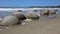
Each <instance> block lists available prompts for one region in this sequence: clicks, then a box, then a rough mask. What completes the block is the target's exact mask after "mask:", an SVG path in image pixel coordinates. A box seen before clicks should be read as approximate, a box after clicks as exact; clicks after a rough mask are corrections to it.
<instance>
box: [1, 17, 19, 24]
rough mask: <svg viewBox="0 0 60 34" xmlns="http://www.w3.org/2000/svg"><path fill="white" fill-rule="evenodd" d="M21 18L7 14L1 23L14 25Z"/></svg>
mask: <svg viewBox="0 0 60 34" xmlns="http://www.w3.org/2000/svg"><path fill="white" fill-rule="evenodd" d="M18 22H19V20H18V19H17V17H15V16H6V17H4V19H2V22H1V25H14V24H17V23H18Z"/></svg>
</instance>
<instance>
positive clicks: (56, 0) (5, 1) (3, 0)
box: [0, 0, 60, 7]
mask: <svg viewBox="0 0 60 34" xmlns="http://www.w3.org/2000/svg"><path fill="white" fill-rule="evenodd" d="M57 5H60V0H0V7H28V6H57Z"/></svg>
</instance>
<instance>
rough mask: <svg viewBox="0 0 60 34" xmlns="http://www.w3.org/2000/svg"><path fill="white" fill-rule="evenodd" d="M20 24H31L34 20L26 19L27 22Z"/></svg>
mask: <svg viewBox="0 0 60 34" xmlns="http://www.w3.org/2000/svg"><path fill="white" fill-rule="evenodd" d="M20 22H22V25H25V24H28V23H31V22H32V19H25V20H23V21H20Z"/></svg>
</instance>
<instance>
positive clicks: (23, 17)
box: [12, 12, 26, 20]
mask: <svg viewBox="0 0 60 34" xmlns="http://www.w3.org/2000/svg"><path fill="white" fill-rule="evenodd" d="M12 16H16V17H17V18H18V19H19V20H25V19H26V17H25V15H24V14H23V13H22V12H15V13H13V14H12Z"/></svg>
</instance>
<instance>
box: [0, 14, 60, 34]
mask: <svg viewBox="0 0 60 34" xmlns="http://www.w3.org/2000/svg"><path fill="white" fill-rule="evenodd" d="M0 34H60V15H59V16H57V17H56V18H54V19H46V18H43V19H40V20H33V21H32V22H31V23H28V24H25V25H16V26H11V27H9V29H8V30H6V31H2V32H0Z"/></svg>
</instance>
